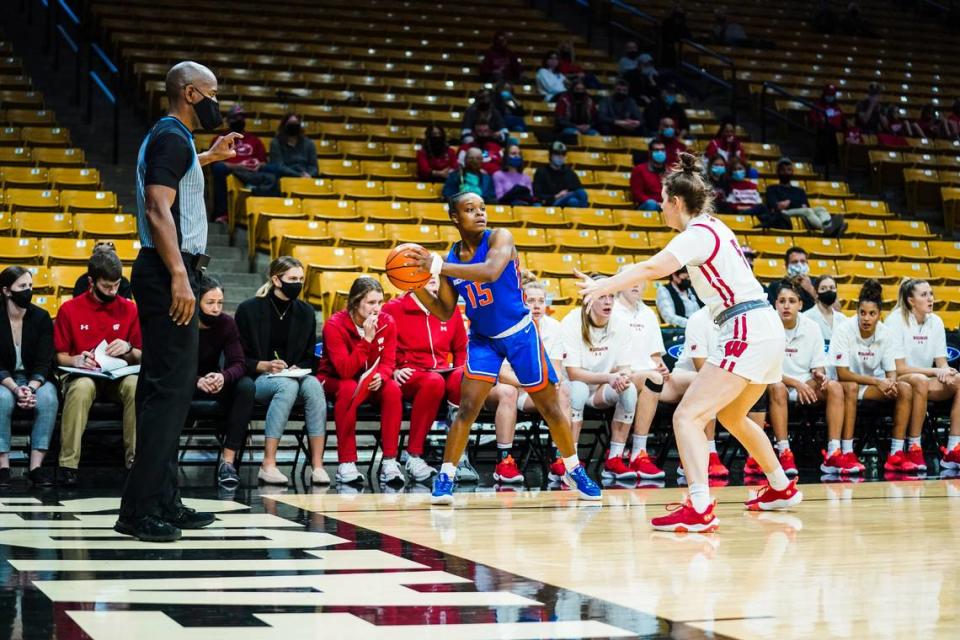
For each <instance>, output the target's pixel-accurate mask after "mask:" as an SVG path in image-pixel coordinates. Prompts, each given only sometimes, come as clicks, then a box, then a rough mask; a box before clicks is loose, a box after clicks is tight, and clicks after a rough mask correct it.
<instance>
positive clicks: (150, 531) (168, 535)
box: [113, 515, 183, 542]
mask: <svg viewBox="0 0 960 640" xmlns="http://www.w3.org/2000/svg"><path fill="white" fill-rule="evenodd" d="M113 530H114V531H116V532H117V533H120V534H123V535H125V536H133V537H134V538H136V539H137V540H141V541H143V542H175V541H177V540H179V539H180V536H181V535H183V534H182V533H181V532H180V529H178V528H176V527H175V526H173V525H172V524H170V523H169V522H165V521H163V520H161V519H160V518H158V517H157V516H155V515H145V516H140V517H139V518H136V519H134V520H124V519H117V523H116V524H115V525H113Z"/></svg>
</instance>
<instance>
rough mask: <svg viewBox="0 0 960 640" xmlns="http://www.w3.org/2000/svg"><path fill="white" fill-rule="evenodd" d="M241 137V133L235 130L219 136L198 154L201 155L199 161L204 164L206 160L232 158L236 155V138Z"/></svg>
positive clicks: (216, 160)
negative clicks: (205, 149)
mask: <svg viewBox="0 0 960 640" xmlns="http://www.w3.org/2000/svg"><path fill="white" fill-rule="evenodd" d="M242 138H243V134H242V133H237V132H236V131H231V132H230V133H227V134H225V135H222V136H220V137H219V138H217V141H216V142H214V143H213V144H212V145H211V146H210V148H209V149H208V150H207V151H205V152H203V153H201V154H200V156H201V157H202V158H201V162H202V163H203V164H206V163H207V162H220V161H221V160H229V159H230V158H233V157H234V156H236V155H237V150H236V144H237V140H240V139H242Z"/></svg>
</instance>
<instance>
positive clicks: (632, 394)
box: [611, 385, 637, 423]
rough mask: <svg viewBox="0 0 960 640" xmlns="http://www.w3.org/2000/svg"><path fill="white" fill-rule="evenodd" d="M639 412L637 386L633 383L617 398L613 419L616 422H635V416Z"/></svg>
mask: <svg viewBox="0 0 960 640" xmlns="http://www.w3.org/2000/svg"><path fill="white" fill-rule="evenodd" d="M611 391H612V389H611ZM636 413H637V388H636V387H635V386H633V385H630V386H629V387H627V390H626V391H624V392H623V393H621V394H620V397H619V399H618V400H617V406H616V408H615V409H614V410H613V419H614V420H615V421H616V422H628V423H632V422H633V416H634V415H636Z"/></svg>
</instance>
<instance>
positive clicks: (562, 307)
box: [547, 304, 580, 322]
mask: <svg viewBox="0 0 960 640" xmlns="http://www.w3.org/2000/svg"><path fill="white" fill-rule="evenodd" d="M579 309H580V308H579V307H577V306H575V305H572V304H557V305H551V306H550V307H548V308H547V314H548V315H549V316H550V317H551V318H553V319H554V320H556V321H557V322H559V321H561V320H563V319H564V318H566V317H567V314H568V313H580V310H579Z"/></svg>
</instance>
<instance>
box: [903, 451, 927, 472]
mask: <svg viewBox="0 0 960 640" xmlns="http://www.w3.org/2000/svg"><path fill="white" fill-rule="evenodd" d="M907 460H909V461H910V462H912V463H913V464H915V465H916V467H917V471H918V472H919V473H925V472H926V470H927V461H926V459H924V457H923V449H922V448H921V447H920V445H918V444H915V445H913V446H912V447H910V448H909V449H907Z"/></svg>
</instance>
